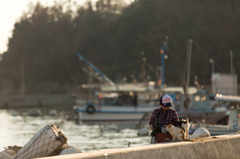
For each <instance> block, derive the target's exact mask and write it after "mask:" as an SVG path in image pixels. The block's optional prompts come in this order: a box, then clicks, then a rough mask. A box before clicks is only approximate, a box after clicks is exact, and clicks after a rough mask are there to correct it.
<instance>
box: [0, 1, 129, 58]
mask: <svg viewBox="0 0 240 159" xmlns="http://www.w3.org/2000/svg"><path fill="white" fill-rule="evenodd" d="M55 1H63V0H55ZM75 1H77V2H78V3H79V4H81V3H82V4H83V3H84V2H86V1H87V0H75ZM92 1H96V0H92ZM126 1H131V0H126ZM30 2H33V3H34V4H36V3H37V2H41V4H43V5H52V4H53V3H54V0H0V53H2V52H4V51H6V50H7V42H8V38H9V37H11V36H12V30H13V26H14V23H15V22H16V20H17V19H19V18H20V17H21V16H22V13H23V11H27V10H28V4H29V3H30Z"/></svg>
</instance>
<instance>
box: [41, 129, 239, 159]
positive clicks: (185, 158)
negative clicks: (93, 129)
mask: <svg viewBox="0 0 240 159" xmlns="http://www.w3.org/2000/svg"><path fill="white" fill-rule="evenodd" d="M79 142H81V141H79ZM160 158H162V159H165V158H166V159H238V158H240V134H238V133H235V134H229V135H222V136H215V137H206V138H198V139H195V140H194V141H188V142H169V143H160V144H152V145H143V146H133V147H128V148H120V149H107V150H101V151H94V152H86V153H78V154H69V155H60V156H53V157H45V158H41V159H160Z"/></svg>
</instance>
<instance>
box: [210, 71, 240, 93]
mask: <svg viewBox="0 0 240 159" xmlns="http://www.w3.org/2000/svg"><path fill="white" fill-rule="evenodd" d="M211 80H212V93H213V94H216V93H218V94H223V95H237V94H238V92H237V86H238V85H237V75H236V74H226V73H212V79H211Z"/></svg>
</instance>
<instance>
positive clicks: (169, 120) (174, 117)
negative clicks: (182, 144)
mask: <svg viewBox="0 0 240 159" xmlns="http://www.w3.org/2000/svg"><path fill="white" fill-rule="evenodd" d="M159 109H160V112H159V122H158V125H157V114H158V110H159ZM163 116H164V113H163V110H162V108H158V109H154V110H153V112H152V115H151V118H150V120H149V125H153V126H154V127H155V126H159V127H164V126H165V125H169V124H173V125H174V121H178V120H179V118H178V114H177V111H176V110H175V109H173V108H169V109H168V114H167V116H166V119H165V121H163Z"/></svg>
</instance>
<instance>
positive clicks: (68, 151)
mask: <svg viewBox="0 0 240 159" xmlns="http://www.w3.org/2000/svg"><path fill="white" fill-rule="evenodd" d="M72 153H82V151H81V150H79V149H77V148H75V147H72V146H68V145H63V150H62V151H61V152H60V154H59V155H66V154H72Z"/></svg>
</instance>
